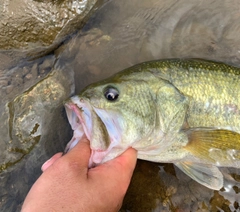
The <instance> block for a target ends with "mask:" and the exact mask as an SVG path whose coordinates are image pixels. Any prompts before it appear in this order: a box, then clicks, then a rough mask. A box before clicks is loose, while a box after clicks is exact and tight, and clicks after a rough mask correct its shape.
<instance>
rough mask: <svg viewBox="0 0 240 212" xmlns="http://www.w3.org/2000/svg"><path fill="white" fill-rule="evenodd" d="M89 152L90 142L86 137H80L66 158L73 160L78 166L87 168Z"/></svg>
mask: <svg viewBox="0 0 240 212" xmlns="http://www.w3.org/2000/svg"><path fill="white" fill-rule="evenodd" d="M90 154H91V149H90V144H89V141H88V139H87V138H86V137H83V138H81V139H80V140H79V141H78V143H77V144H76V146H74V147H73V148H72V149H71V150H70V151H69V152H68V153H67V154H66V155H64V156H63V157H65V159H66V160H68V161H74V162H76V163H77V164H76V165H78V168H80V169H82V168H84V169H85V168H88V162H89V158H90Z"/></svg>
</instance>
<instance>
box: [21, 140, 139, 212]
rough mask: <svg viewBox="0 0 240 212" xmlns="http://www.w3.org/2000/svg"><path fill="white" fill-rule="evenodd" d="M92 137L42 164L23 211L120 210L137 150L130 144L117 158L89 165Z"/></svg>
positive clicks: (105, 211)
mask: <svg viewBox="0 0 240 212" xmlns="http://www.w3.org/2000/svg"><path fill="white" fill-rule="evenodd" d="M90 153H91V150H90V147H89V141H88V140H87V139H86V138H83V139H82V140H81V141H80V142H79V143H78V144H77V145H76V146H75V147H74V148H73V149H72V150H71V151H70V152H68V153H67V154H66V155H64V156H62V154H61V153H57V154H56V155H54V156H53V157H52V158H51V159H50V160H48V161H47V162H46V163H45V164H44V165H43V166H42V170H43V173H42V175H41V176H40V177H39V179H38V180H37V181H36V182H35V184H34V185H33V186H32V188H31V190H30V191H29V193H28V195H27V197H26V199H25V201H24V203H23V206H22V212H33V211H34V212H38V211H41V212H48V211H49V212H50V211H51V212H53V211H54V212H55V211H56V212H58V211H59V212H67V211H74V212H81V211H84V212H93V211H97V212H103V211H104V212H108V211H109V212H110V211H118V210H119V209H120V207H121V205H122V201H123V198H124V195H125V194H126V191H127V188H128V186H129V183H130V180H131V177H132V173H133V170H134V167H135V165H136V159H137V152H136V150H134V149H132V148H130V149H128V150H126V151H125V152H124V153H123V154H122V155H120V156H118V157H117V158H115V159H113V160H111V161H108V162H106V163H104V164H101V165H99V166H97V167H95V168H91V169H88V161H89V158H90Z"/></svg>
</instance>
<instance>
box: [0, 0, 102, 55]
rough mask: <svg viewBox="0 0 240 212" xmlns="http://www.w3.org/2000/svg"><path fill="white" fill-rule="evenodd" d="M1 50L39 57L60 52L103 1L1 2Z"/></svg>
mask: <svg viewBox="0 0 240 212" xmlns="http://www.w3.org/2000/svg"><path fill="white" fill-rule="evenodd" d="M0 2H1V5H4V7H2V9H1V13H0V49H4V50H10V49H21V50H26V51H27V52H31V54H32V55H37V54H38V53H39V52H46V51H47V52H49V51H51V50H53V49H54V48H56V47H57V46H58V45H59V44H60V43H61V42H62V41H63V40H64V39H65V38H66V37H67V36H68V35H69V34H71V33H73V32H75V31H76V30H77V29H79V28H80V27H82V26H83V24H84V23H85V22H86V20H87V19H88V17H89V16H90V15H91V11H94V10H95V9H96V8H98V7H99V6H100V5H101V4H102V3H103V0H99V1H98V0H82V1H78V0H63V1H45V0H43V1H30V0H24V1H22V0H15V1H10V2H9V1H7V0H1V1H0Z"/></svg>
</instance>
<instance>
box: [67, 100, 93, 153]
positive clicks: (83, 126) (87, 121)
mask: <svg viewBox="0 0 240 212" xmlns="http://www.w3.org/2000/svg"><path fill="white" fill-rule="evenodd" d="M65 110H66V113H67V118H68V121H69V123H70V125H71V127H72V130H73V131H74V132H73V133H74V135H73V138H75V139H79V140H80V139H81V138H82V136H83V135H84V134H85V135H86V137H87V139H88V140H89V141H90V140H91V129H92V127H91V126H92V120H91V106H90V105H89V104H88V103H87V101H85V100H84V99H83V98H80V97H78V96H74V97H72V98H71V99H70V100H69V101H68V102H66V103H65ZM73 138H72V139H71V141H70V142H69V143H68V144H67V147H66V149H65V153H66V152H67V151H69V150H70V149H71V148H73V147H74V146H75V145H76V144H75V145H73V146H71V144H72V143H73V142H74V141H73ZM75 142H76V141H75ZM76 143H77V142H76Z"/></svg>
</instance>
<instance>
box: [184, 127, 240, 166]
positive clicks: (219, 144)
mask: <svg viewBox="0 0 240 212" xmlns="http://www.w3.org/2000/svg"><path fill="white" fill-rule="evenodd" d="M186 134H187V136H188V141H189V142H188V144H187V145H186V146H185V147H184V148H185V149H186V150H187V151H188V152H190V153H191V155H193V156H194V157H197V158H200V159H202V160H204V161H207V162H209V163H212V164H215V165H216V166H231V167H240V134H239V133H237V132H233V131H230V130H225V129H213V128H192V129H189V130H187V131H186Z"/></svg>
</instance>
